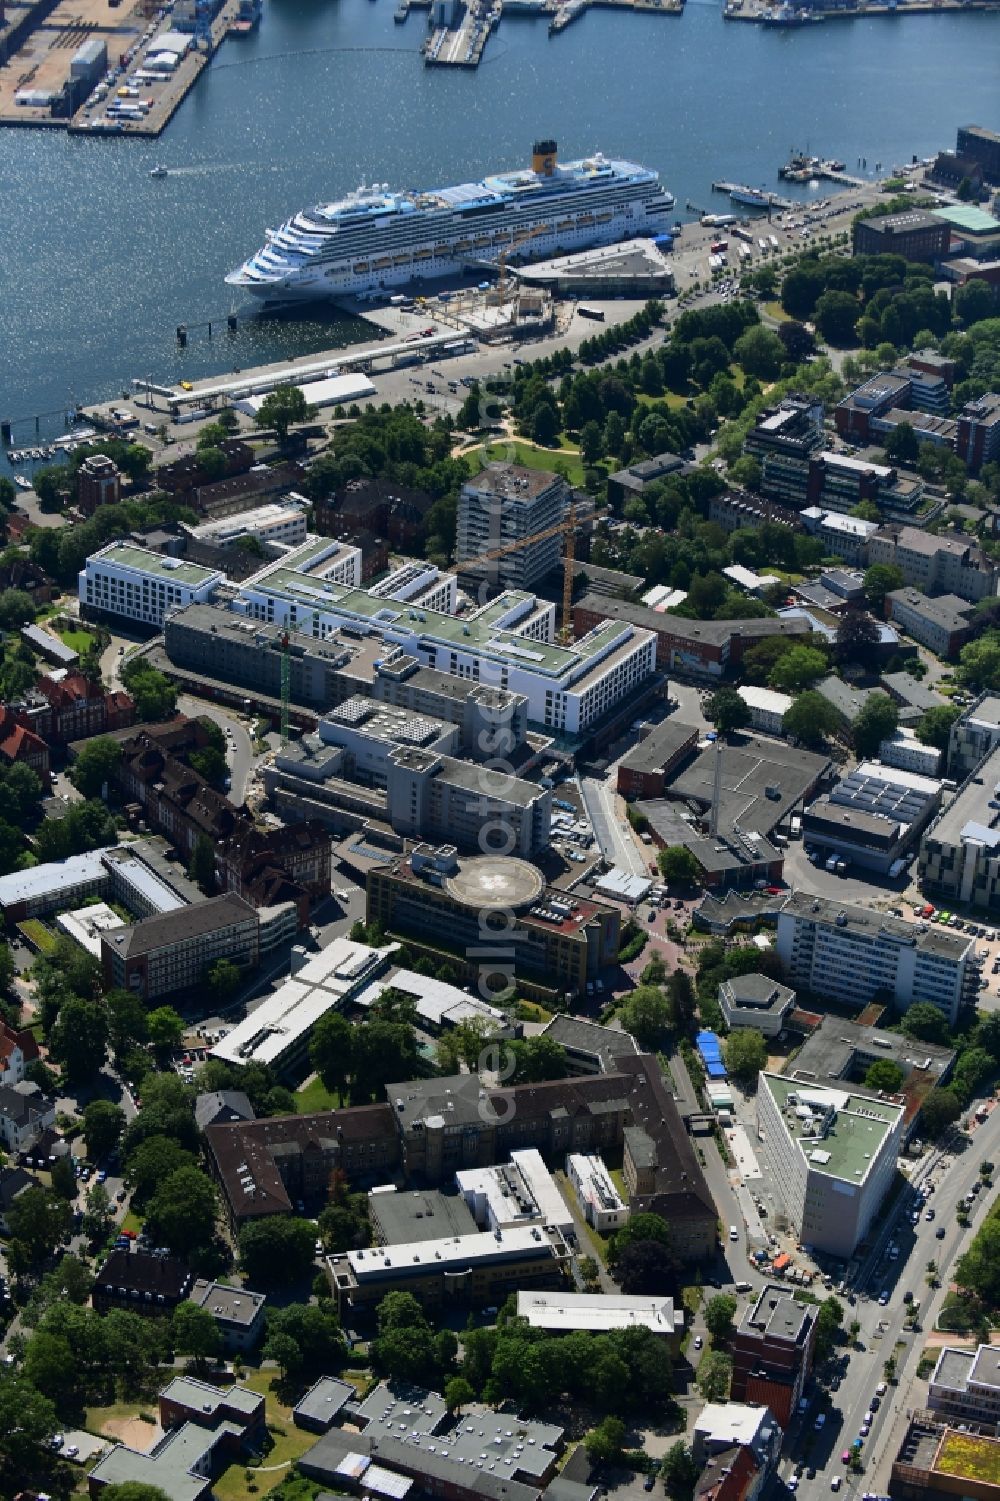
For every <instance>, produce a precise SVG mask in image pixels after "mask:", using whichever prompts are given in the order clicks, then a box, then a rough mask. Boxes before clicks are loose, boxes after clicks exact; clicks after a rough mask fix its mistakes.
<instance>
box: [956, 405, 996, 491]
mask: <svg viewBox="0 0 1000 1501" xmlns="http://www.w3.org/2000/svg"><path fill="white" fill-rule="evenodd" d="M955 452H956V453H957V454H958V456H959V458H960V459H964V461H965V463H966V464H967V465H968V467H969V469H970V470H971V472H972V473H973V474H978V473H979V471H980V469H982V467H983V465H984V464H992V463H994V462H995V461H996V460H997V459H1000V396H998V395H997V394H996V393H995V392H992V391H991V392H990V393H989V394H988V395H986V396H980V397H978V398H977V399H976V400H975V401H970V402H968V403H967V405H966V406H964V407H963V408H962V410H961V412H960V413H959V414H958V436H957V438H956V440H955Z"/></svg>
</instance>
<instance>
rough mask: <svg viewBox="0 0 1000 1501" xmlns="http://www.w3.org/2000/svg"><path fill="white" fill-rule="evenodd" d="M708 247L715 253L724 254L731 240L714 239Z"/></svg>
mask: <svg viewBox="0 0 1000 1501" xmlns="http://www.w3.org/2000/svg"><path fill="white" fill-rule="evenodd" d="M708 248H709V249H710V250H711V252H712V254H713V255H724V254H725V252H726V251H727V250H728V249H729V241H728V240H713V241H712V243H711V245H710V246H709V247H708Z"/></svg>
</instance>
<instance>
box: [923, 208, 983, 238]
mask: <svg viewBox="0 0 1000 1501" xmlns="http://www.w3.org/2000/svg"><path fill="white" fill-rule="evenodd" d="M931 212H932V213H933V216H934V218H935V219H941V220H942V221H943V222H944V223H945V224H949V225H950V226H951V227H952V229H959V230H965V232H966V233H967V234H976V235H1000V220H997V219H994V217H993V215H992V214H988V213H987V212H986V210H985V209H981V208H977V206H976V205H975V204H974V203H949V204H947V205H945V207H944V208H936V209H932V211H931Z"/></svg>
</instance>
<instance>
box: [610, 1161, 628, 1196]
mask: <svg viewBox="0 0 1000 1501" xmlns="http://www.w3.org/2000/svg"><path fill="white" fill-rule="evenodd" d="M609 1171H610V1173H611V1181H612V1183H613V1184H614V1185H615V1187H616V1188H617V1190H618V1193H619V1195H620V1197H621V1198H622V1199H623V1200H624V1201H625V1203H626V1204H627V1203H628V1184H627V1183H626V1182H625V1174H624V1173H623V1172H622V1170H621V1168H620V1167H613V1168H611V1169H610V1170H609Z"/></svg>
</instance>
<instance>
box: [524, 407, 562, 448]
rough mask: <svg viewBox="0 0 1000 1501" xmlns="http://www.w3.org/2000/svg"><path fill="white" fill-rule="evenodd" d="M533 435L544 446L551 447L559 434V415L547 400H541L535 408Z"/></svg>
mask: <svg viewBox="0 0 1000 1501" xmlns="http://www.w3.org/2000/svg"><path fill="white" fill-rule="evenodd" d="M531 436H532V439H533V440H534V442H536V443H538V444H539V445H540V446H541V447H542V448H551V447H552V445H553V444H554V443H555V441H556V439H557V438H558V436H559V417H558V415H557V414H556V411H555V408H554V407H552V406H551V405H550V404H549V403H548V402H547V401H540V402H539V403H538V405H537V407H536V408H535V412H534V416H533V417H532V421H531Z"/></svg>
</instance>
